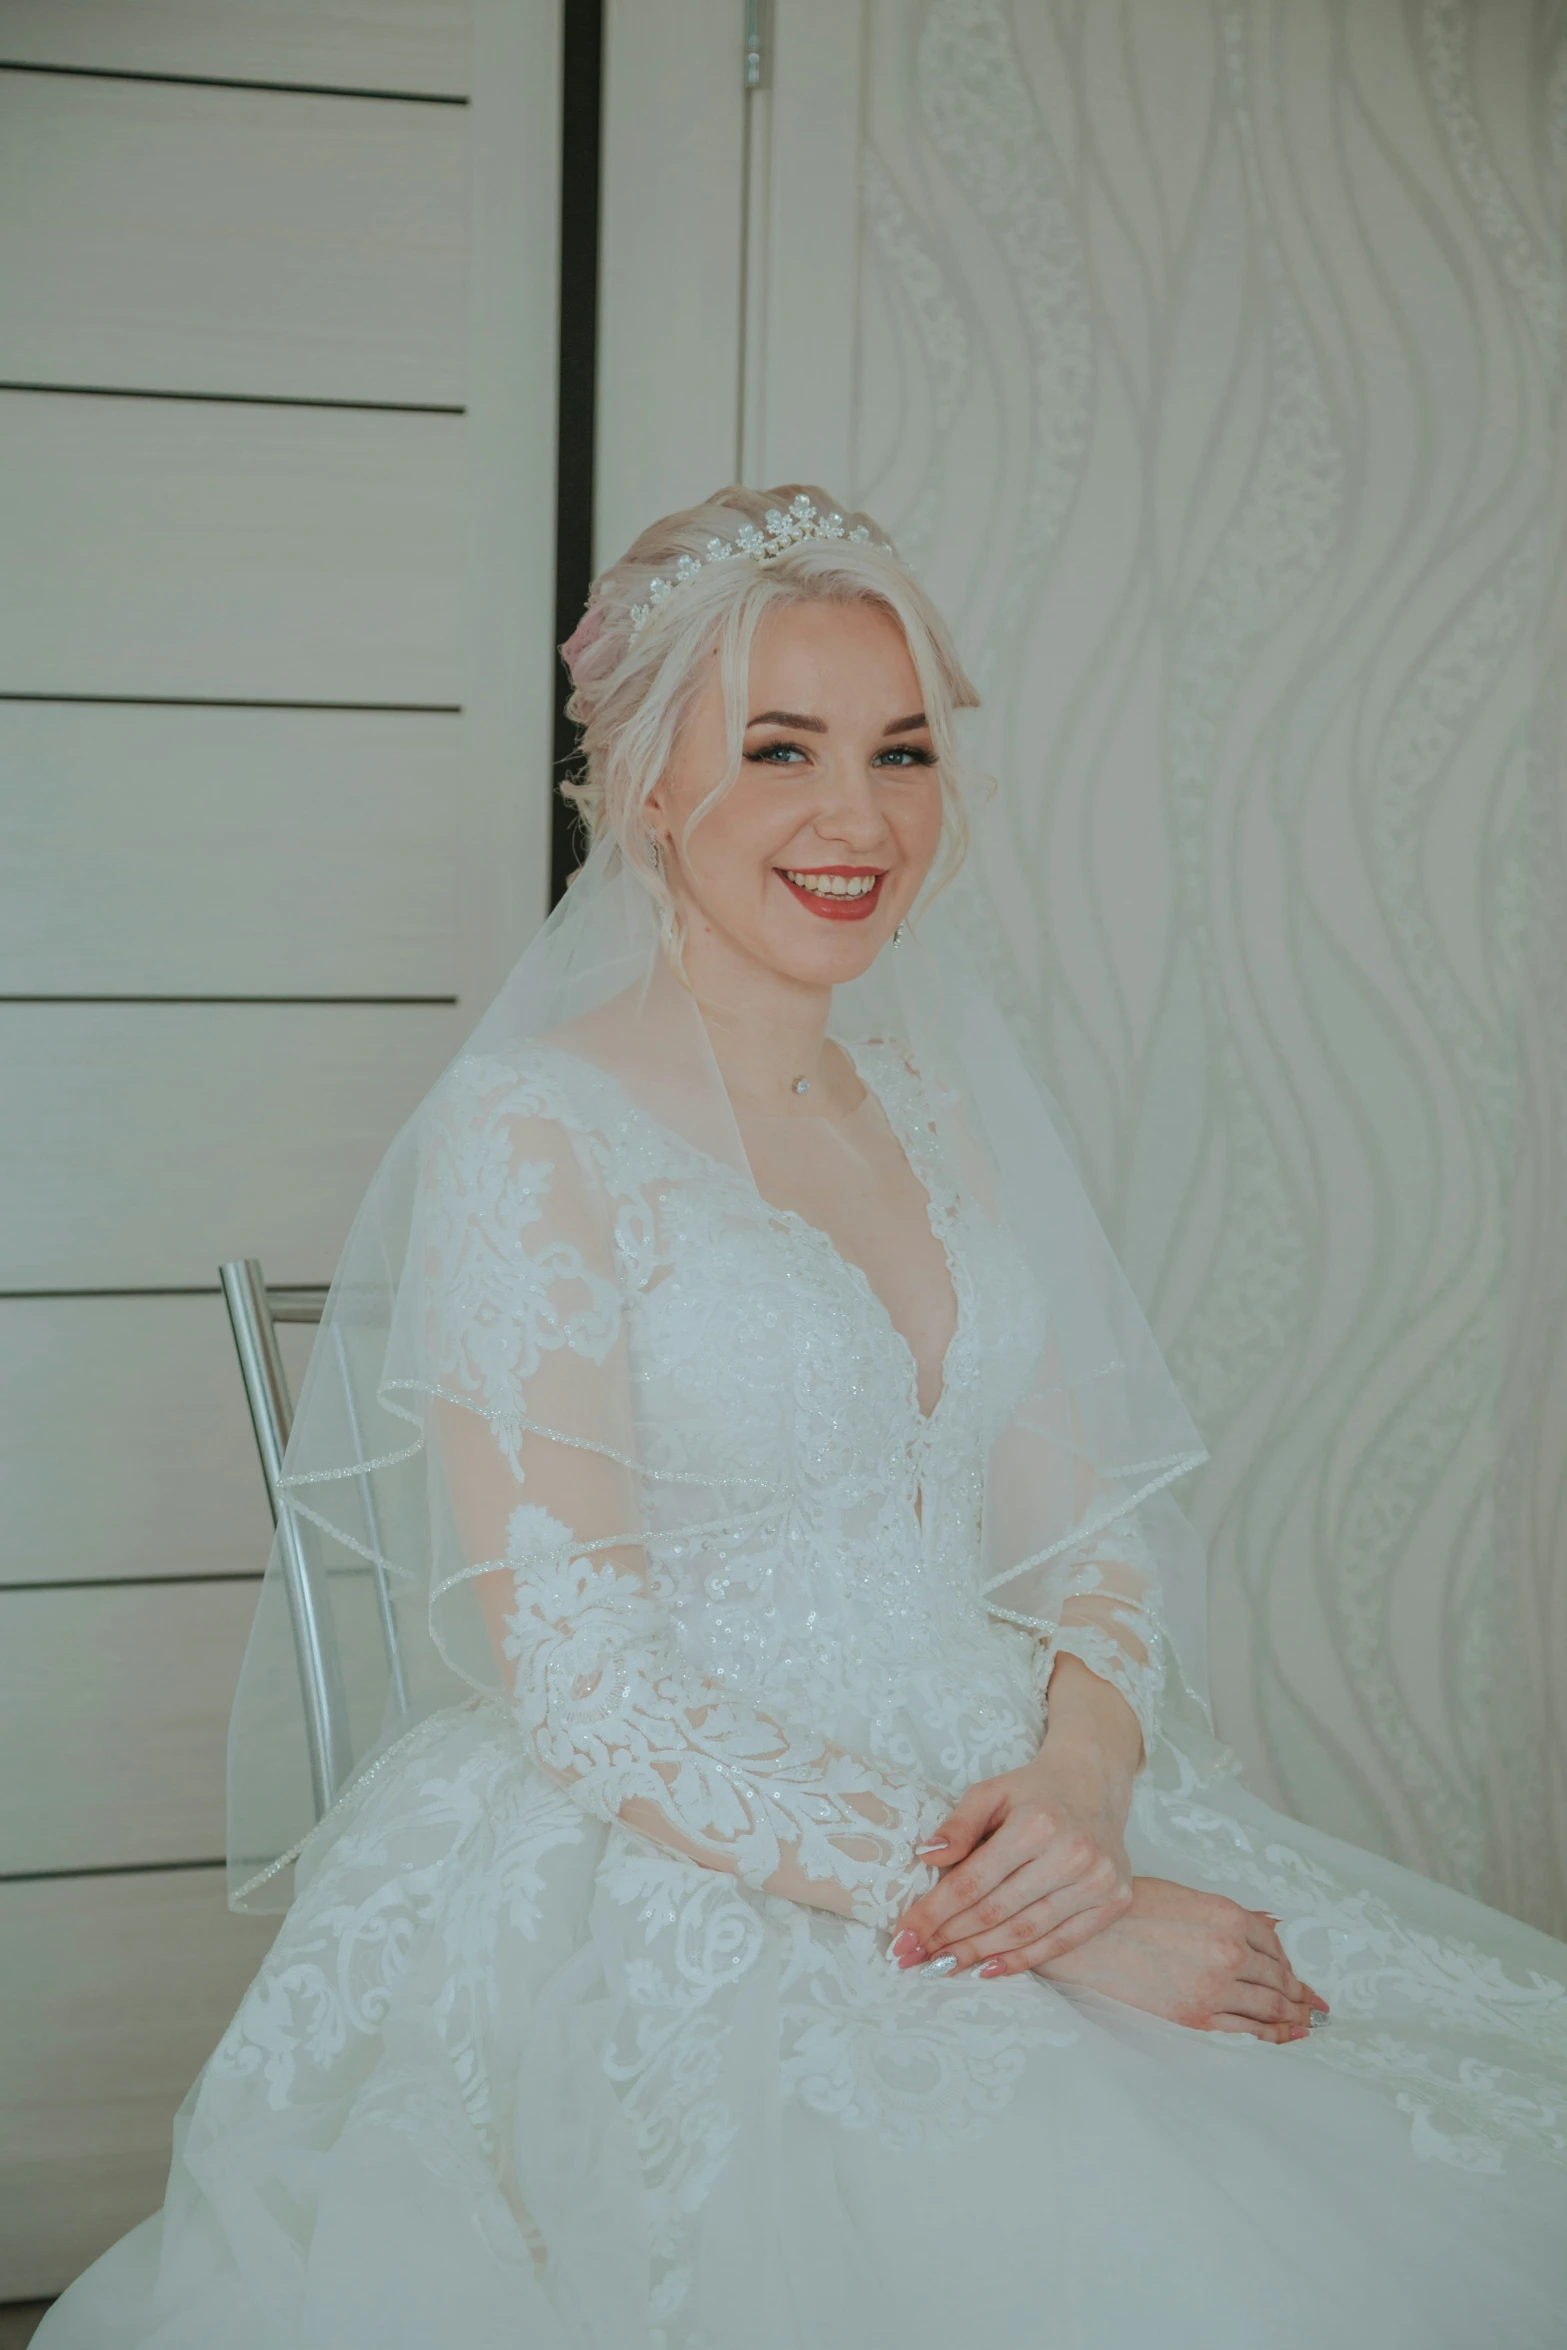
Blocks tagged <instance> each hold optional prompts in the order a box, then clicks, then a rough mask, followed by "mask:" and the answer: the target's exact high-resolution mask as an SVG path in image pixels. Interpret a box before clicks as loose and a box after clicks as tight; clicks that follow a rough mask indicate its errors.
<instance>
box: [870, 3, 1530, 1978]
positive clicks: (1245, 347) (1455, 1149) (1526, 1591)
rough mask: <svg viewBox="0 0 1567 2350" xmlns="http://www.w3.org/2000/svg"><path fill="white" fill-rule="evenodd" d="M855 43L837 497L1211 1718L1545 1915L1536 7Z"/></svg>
mask: <svg viewBox="0 0 1567 2350" xmlns="http://www.w3.org/2000/svg"><path fill="white" fill-rule="evenodd" d="M867 28H868V29H867V39H868V44H869V46H868V55H867V58H866V74H865V89H866V93H867V96H866V125H865V145H864V152H863V179H862V210H861V221H860V235H861V247H862V250H861V270H860V285H861V294H860V313H859V327H858V340H859V348H858V352H857V363H858V388H857V395H856V397H857V414H856V437H855V450H856V459H855V471H856V476H857V478H856V479H855V480H854V481H853V483H852V484H851V485H850V487H851V489H852V493H853V496H854V499H855V501H856V503H860V504H864V505H867V506H869V507H870V508H871V509H872V511H874V512H875V513H876V514H877V515H878V516H879V517H880V518H881V519H882V520H883V521H884V522H885V523H886V524H887V525H888V526H889V527H890V528H891V529H892V530H893V531H894V533H895V534H896V535H897V536H898V538H899V539H900V541H901V543H902V544H903V546H904V547H905V550H906V551H907V552H908V554H909V555H910V556H911V558H912V559H913V560H914V562H915V563H916V564H917V566H918V567H919V568H920V569H921V570H922V571H923V573H924V574H925V576H926V577H927V578H928V579H929V580H930V582H931V584H932V585H933V586H934V588H935V590H936V592H937V594H938V596H939V597H940V598H941V599H942V601H943V602H944V604H945V605H946V608H947V609H948V610H949V611H950V612H951V613H953V614H954V616H955V618H956V620H957V623H958V627H959V633H960V636H961V639H962V642H963V645H964V648H965V651H966V653H967V655H968V657H969V658H970V660H971V663H972V665H973V668H974V670H975V673H976V675H977V677H978V679H979V682H980V684H981V687H982V689H983V691H984V693H985V695H986V702H987V707H986V710H985V712H984V713H983V714H982V717H981V722H980V732H979V736H978V743H979V747H980V749H981V751H982V755H983V758H984V761H985V763H986V764H987V765H988V766H989V767H990V769H991V770H992V772H993V773H994V774H995V775H996V777H997V778H998V781H999V791H998V794H997V797H996V800H995V802H994V803H993V805H992V807H991V810H990V812H989V814H988V817H987V819H986V822H985V825H984V828H983V833H982V850H981V862H982V866H983V871H984V874H985V876H986V878H987V880H988V886H989V890H990V893H991V896H992V898H993V900H994V903H995V906H996V907H997V908H998V909H999V914H1000V922H999V925H995V926H993V928H994V929H995V930H997V931H999V936H997V937H992V935H991V933H990V932H987V930H986V928H985V926H984V925H983V924H981V923H979V922H976V935H977V936H978V937H980V938H981V939H982V940H984V941H986V943H987V944H988V947H989V951H990V952H991V953H992V955H993V957H994V960H995V965H996V976H997V978H998V980H1000V981H1001V983H1002V984H1003V985H1004V986H1005V987H1006V988H1007V989H1008V990H1009V992H1010V994H1011V998H1012V1001H1013V1003H1014V1005H1015V1007H1016V1009H1017V1011H1018V1012H1019V1013H1020V1014H1021V1015H1022V1016H1023V1017H1024V1019H1025V1020H1026V1021H1027V1023H1028V1024H1029V1026H1030V1027H1031V1029H1032V1031H1033V1034H1034V1037H1035V1040H1036V1043H1037V1046H1038V1048H1039V1051H1040V1052H1041V1054H1042V1056H1043V1059H1044V1062H1045V1064H1046V1067H1047V1069H1048V1072H1049V1074H1050V1077H1051V1082H1052V1083H1053V1085H1054V1086H1055V1088H1056V1090H1057V1092H1058V1094H1059V1096H1060V1098H1061V1100H1062V1102H1063V1104H1064V1106H1065V1108H1066V1110H1067V1112H1068V1114H1069V1117H1070V1119H1071V1121H1072V1123H1073V1125H1074V1127H1075V1131H1076V1134H1077V1138H1078V1141H1079V1145H1080V1149H1081V1153H1082V1160H1083V1168H1084V1173H1085V1176H1086V1177H1087V1180H1088V1182H1089V1185H1090V1189H1091V1191H1092V1192H1093V1194H1094V1197H1095V1199H1096V1201H1097V1204H1098V1206H1099V1208H1100V1211H1101V1214H1102V1215H1103V1217H1104V1220H1105V1222H1106V1224H1107V1226H1108V1227H1109V1230H1110V1232H1111V1235H1112V1238H1113V1239H1114V1240H1115V1242H1116V1244H1117V1246H1118V1247H1119V1249H1120V1251H1121V1253H1122V1255H1123V1258H1124V1260H1125V1262H1126V1264H1127V1267H1128V1270H1129V1272H1130V1273H1131V1275H1132V1278H1133V1280H1134V1282H1135V1283H1136V1285H1137V1287H1138V1290H1139V1293H1140V1295H1141V1296H1142V1298H1143V1300H1144V1303H1145V1305H1146V1306H1147V1308H1148V1310H1149V1313H1150V1315H1151V1318H1152V1320H1153V1322H1154V1325H1155V1328H1156V1330H1157V1331H1158V1333H1159V1336H1160V1339H1161V1341H1162V1343H1163V1345H1164V1347H1165V1350H1166V1352H1167V1354H1168V1355H1169V1358H1170V1361H1171V1364H1172V1367H1173V1369H1174V1371H1175V1373H1176V1375H1177V1378H1178V1379H1179V1381H1180V1383H1181V1386H1182V1389H1183V1392H1184V1393H1185V1395H1186V1398H1187V1400H1188V1402H1189V1404H1190V1406H1191V1408H1192V1411H1193V1413H1194V1415H1195V1417H1196V1419H1197V1421H1198V1423H1199V1425H1200V1426H1201V1428H1202V1429H1203V1432H1204V1434H1205V1436H1206V1438H1207V1441H1208V1444H1209V1447H1210V1450H1211V1453H1212V1459H1211V1462H1210V1464H1209V1466H1208V1467H1207V1468H1206V1470H1204V1471H1203V1472H1202V1475H1201V1477H1200V1478H1199V1479H1196V1480H1193V1481H1192V1483H1190V1484H1189V1485H1188V1486H1187V1487H1186V1488H1185V1494H1184V1498H1185V1500H1186V1504H1187V1507H1188V1508H1189V1510H1190V1511H1191V1513H1192V1515H1193V1516H1194V1517H1195V1518H1196V1520H1197V1522H1198V1524H1199V1525H1200V1527H1201V1529H1202V1531H1203V1533H1204V1535H1205V1537H1206V1539H1207V1541H1208V1543H1209V1546H1210V1552H1211V1557H1212V1585H1211V1592H1212V1615H1213V1643H1212V1666H1213V1680H1214V1694H1215V1702H1216V1709H1217V1713H1218V1717H1219V1722H1220V1727H1221V1729H1222V1730H1223V1731H1224V1733H1225V1734H1226V1735H1227V1736H1228V1737H1229V1738H1230V1739H1231V1740H1232V1742H1233V1743H1235V1744H1236V1745H1237V1746H1238V1747H1239V1748H1240V1750H1241V1752H1242V1753H1243V1755H1244V1756H1245V1758H1246V1761H1247V1763H1248V1766H1249V1768H1250V1772H1251V1776H1252V1778H1253V1781H1254V1783H1255V1784H1257V1785H1258V1786H1259V1788H1260V1789H1261V1790H1262V1791H1263V1792H1265V1793H1267V1794H1269V1795H1270V1796H1271V1797H1272V1798H1273V1799H1274V1800H1275V1801H1278V1802H1280V1803H1282V1804H1283V1805H1284V1806H1285V1808H1287V1809H1288V1810H1290V1811H1293V1812H1295V1813H1297V1814H1299V1815H1301V1816H1303V1817H1305V1818H1307V1819H1310V1820H1312V1821H1315V1822H1316V1823H1318V1824H1319V1825H1321V1826H1323V1827H1326V1828H1328V1829H1331V1830H1336V1831H1338V1832H1339V1833H1341V1834H1344V1835H1347V1836H1350V1837H1353V1838H1354V1839H1356V1840H1357V1841H1360V1842H1364V1843H1367V1844H1370V1845H1373V1846H1375V1847H1377V1848H1379V1849H1380V1850H1382V1851H1385V1852H1388V1853H1391V1854H1393V1855H1395V1856H1396V1857H1398V1858H1400V1859H1404V1860H1407V1861H1409V1862H1411V1863H1412V1864H1414V1865H1415V1866H1417V1867H1419V1868H1421V1869H1424V1870H1426V1871H1428V1872H1429V1873H1431V1874H1432V1875H1435V1876H1438V1877H1442V1878H1445V1879H1447V1880H1448V1881H1449V1882H1451V1883H1453V1884H1456V1885H1459V1886H1462V1887H1464V1888H1465V1889H1467V1890H1469V1891H1472V1892H1476V1893H1480V1894H1483V1895H1484V1896H1485V1897H1486V1898H1487V1899H1490V1900H1493V1901H1496V1902H1499V1903H1501V1904H1502V1905H1504V1906H1506V1907H1509V1908H1512V1909H1515V1910H1517V1911H1519V1912H1521V1913H1522V1914H1524V1915H1527V1916H1530V1917H1532V1918H1534V1919H1536V1920H1538V1921H1539V1922H1541V1923H1545V1924H1552V1925H1554V1926H1555V1927H1556V1929H1557V1930H1558V1931H1560V1930H1562V1929H1563V1927H1564V1926H1567V1835H1564V1827H1567V1724H1564V1720H1563V1715H1564V1713H1567V1590H1564V1585H1567V1572H1564V1570H1567V1265H1564V1255H1567V886H1564V880H1563V838H1562V834H1563V818H1562V802H1563V792H1562V764H1561V759H1560V755H1559V753H1557V752H1555V751H1553V748H1552V731H1551V723H1550V721H1551V706H1550V703H1551V695H1550V690H1549V689H1551V688H1552V687H1553V686H1554V684H1555V678H1554V675H1553V670H1552V658H1551V657H1552V648H1553V646H1555V645H1559V644H1560V642H1561V635H1562V625H1563V618H1562V610H1561V600H1562V589H1561V562H1560V548H1561V543H1562V527H1561V526H1562V508H1563V481H1562V466H1561V418H1560V395H1559V387H1560V383H1561V375H1562V358H1563V339H1564V324H1563V307H1564V303H1563V295H1564V288H1563V267H1564V264H1563V238H1562V217H1561V211H1562V188H1563V178H1564V173H1563V166H1564V163H1567V12H1564V9H1563V8H1562V7H1561V6H1556V5H1551V6H1547V5H1541V4H1539V0H1470V4H1469V5H1459V4H1456V0H1406V4H1404V5H1399V4H1398V0H1337V4H1335V0H1235V4H1234V5H1225V4H1224V0H1011V4H1010V5H1006V4H1003V0H925V4H922V5H921V4H915V0H870V5H869V6H868V8H867ZM1553 621H1554V625H1553Z"/></svg>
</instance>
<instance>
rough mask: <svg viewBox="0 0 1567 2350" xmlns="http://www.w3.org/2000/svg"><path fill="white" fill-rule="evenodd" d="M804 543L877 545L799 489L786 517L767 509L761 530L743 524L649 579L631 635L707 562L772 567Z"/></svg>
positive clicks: (635, 609) (860, 525)
mask: <svg viewBox="0 0 1567 2350" xmlns="http://www.w3.org/2000/svg"><path fill="white" fill-rule="evenodd" d="M805 539H847V540H849V541H850V542H851V543H852V544H855V545H859V546H875V545H878V544H879V542H878V541H877V540H874V539H873V538H872V537H871V534H870V532H869V531H868V530H867V529H866V527H865V525H864V523H863V522H859V523H856V524H855V526H854V528H853V530H851V529H850V528H849V525H848V523H847V522H846V521H845V520H844V517H843V516H842V515H841V514H840V513H839V512H838V511H837V509H836V508H833V509H832V510H831V511H830V512H828V513H826V514H818V512H817V510H816V508H815V506H814V505H813V504H812V502H811V500H810V499H809V498H808V497H807V496H806V495H805V493H804V491H803V490H802V491H801V493H800V495H799V497H797V498H791V499H790V501H789V510H788V512H787V513H785V512H784V511H783V510H782V508H781V507H778V506H769V508H768V509H767V528H766V529H765V530H758V529H757V527H756V524H755V523H754V522H743V523H742V524H741V525H740V528H739V530H738V531H737V532H736V533H735V536H734V537H733V539H709V540H708V542H707V552H706V554H704V555H682V556H681V558H680V560H679V562H678V563H677V564H676V565H675V571H674V577H673V578H672V579H651V580H649V581H648V590H647V602H646V603H645V604H633V605H632V607H631V634H632V635H633V636H637V635H639V634H640V633H641V631H642V630H643V629H644V628H646V626H647V624H648V622H649V621H650V620H651V619H652V617H653V614H654V613H655V612H656V611H657V609H658V607H659V605H660V604H662V603H663V602H664V601H665V599H666V597H669V596H672V595H673V594H674V592H675V590H676V588H677V587H681V586H683V585H684V583H685V582H686V581H687V580H688V579H695V577H696V575H697V573H698V572H699V571H705V570H706V569H707V566H708V565H709V563H729V562H732V561H733V559H734V558H735V556H737V555H746V556H749V558H750V560H751V561H752V562H753V563H755V564H758V565H760V564H763V563H771V562H772V561H773V559H774V557H775V556H777V555H782V554H784V553H786V552H787V550H788V549H789V548H790V547H797V546H799V545H800V544H801V542H802V540H805ZM884 552H886V553H888V554H890V553H891V552H892V550H891V548H890V547H889V548H886V549H885V550H884Z"/></svg>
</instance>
